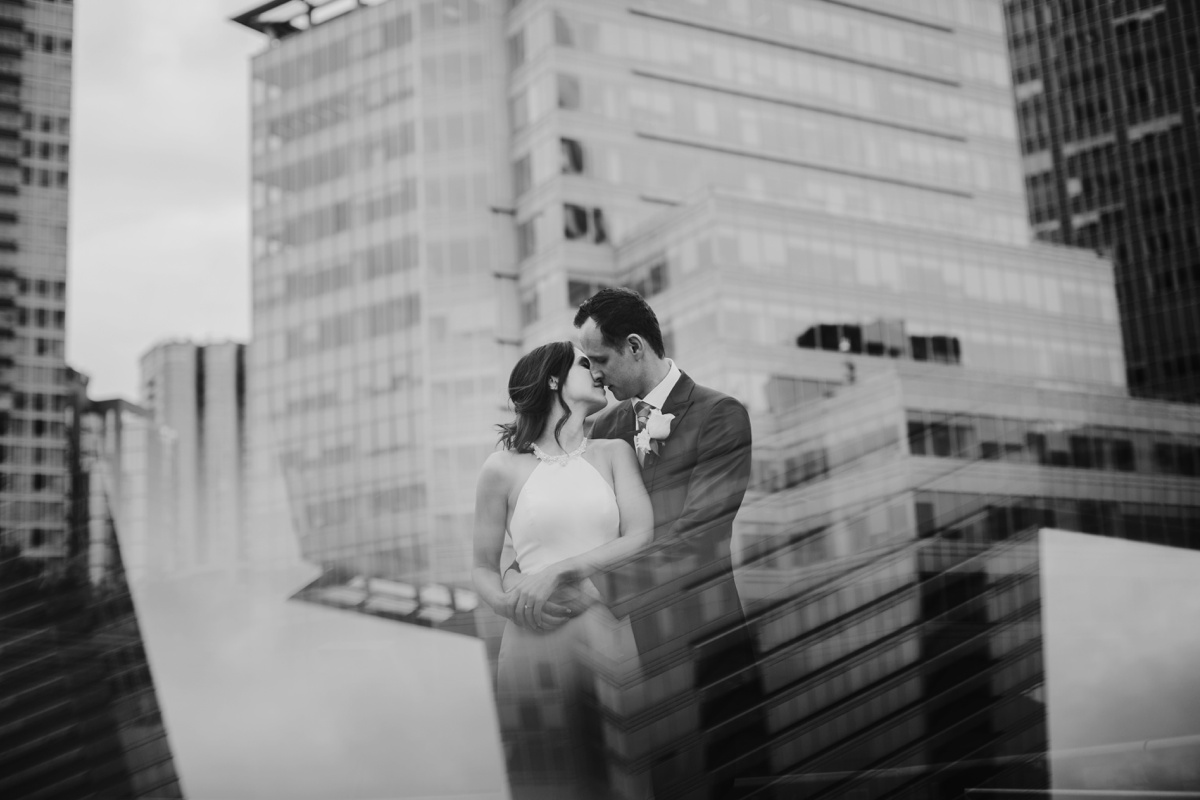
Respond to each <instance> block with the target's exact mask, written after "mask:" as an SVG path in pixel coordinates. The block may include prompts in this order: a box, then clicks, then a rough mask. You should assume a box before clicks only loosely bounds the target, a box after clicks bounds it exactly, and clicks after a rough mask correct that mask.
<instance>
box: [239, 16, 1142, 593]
mask: <svg viewBox="0 0 1200 800" xmlns="http://www.w3.org/2000/svg"><path fill="white" fill-rule="evenodd" d="M876 5H878V7H875V6H864V7H862V8H844V7H836V8H835V7H828V6H827V5H826V4H806V3H801V4H796V5H795V6H794V7H791V6H789V5H787V4H768V6H769V8H767V7H764V9H767V10H764V11H763V12H762V13H761V14H759V15H758V16H753V17H751V16H749V15H746V16H745V18H743V16H742V15H741V12H738V11H736V10H733V11H730V10H726V9H724V7H723V6H721V7H718V6H711V7H710V6H707V5H702V6H697V5H696V4H695V3H688V4H679V3H656V4H651V5H648V6H646V7H645V8H641V7H639V8H638V10H637V11H636V13H633V12H630V11H629V10H628V9H624V8H616V7H608V6H599V7H597V6H596V5H595V4H586V3H572V2H540V1H536V0H526V1H525V2H522V3H518V4H510V7H509V8H508V9H504V8H501V7H499V6H496V5H495V4H484V3H479V2H476V1H475V0H464V2H446V3H431V2H424V3H416V2H412V3H409V2H401V1H400V0H394V1H393V2H385V3H378V4H371V5H367V4H341V3H329V4H310V7H307V8H306V9H305V10H304V13H303V14H297V13H295V11H294V7H292V6H289V5H287V4H284V3H278V2H269V3H264V4H262V5H260V6H258V7H256V8H254V9H252V10H250V11H247V12H246V13H245V14H242V15H240V16H239V17H237V18H236V19H237V21H238V22H240V23H242V24H244V25H247V26H249V27H251V28H253V29H255V30H258V31H261V32H263V33H265V34H267V36H268V37H269V44H270V46H269V47H267V48H266V49H265V50H264V51H263V52H262V53H261V54H259V55H258V56H257V57H256V58H255V59H254V67H253V92H252V94H253V98H252V102H253V128H254V130H253V136H252V139H253V145H252V147H253V172H254V188H253V205H254V215H253V220H254V221H253V227H254V246H253V259H254V262H253V326H254V328H253V345H252V352H251V355H250V362H251V369H250V371H249V375H250V380H251V382H252V386H251V399H250V404H251V413H252V415H254V418H255V419H261V420H263V421H264V424H263V425H262V426H253V427H254V428H255V429H256V430H257V429H259V428H261V430H262V435H263V436H264V437H269V440H268V439H267V438H264V439H263V440H262V441H263V444H262V445H261V446H259V445H257V444H256V445H254V446H253V447H252V451H253V453H254V454H255V455H254V458H255V459H258V458H260V454H261V459H262V461H261V462H260V463H261V464H262V466H261V467H259V468H257V469H256V470H255V474H259V473H263V474H265V473H267V472H269V471H270V469H271V468H272V467H273V466H276V465H277V466H278V467H279V468H280V469H282V471H283V473H284V478H285V480H286V482H287V485H288V486H289V487H290V488H289V494H290V496H291V497H292V498H294V499H295V502H294V503H293V504H292V505H291V516H292V519H293V521H294V522H295V524H296V526H297V533H298V535H299V537H300V540H301V543H302V547H303V549H304V551H305V553H306V554H308V555H310V556H312V557H314V558H316V559H317V560H319V561H321V562H322V563H325V564H330V565H332V564H343V565H345V566H347V567H348V568H351V569H352V570H355V569H358V570H362V571H366V572H374V571H380V570H382V571H383V572H385V573H389V574H394V575H397V576H398V575H401V574H403V573H406V572H410V573H414V574H416V573H433V574H436V575H438V576H441V577H460V578H461V577H463V576H464V575H465V572H466V557H465V554H466V552H467V550H468V548H467V547H466V542H467V538H468V536H469V531H470V511H471V506H472V502H473V497H472V490H471V487H472V486H473V483H474V475H475V470H476V468H477V465H478V464H479V463H481V461H482V459H483V457H484V456H485V455H486V453H487V452H488V451H489V450H490V448H491V446H492V442H493V436H492V432H491V425H492V424H493V423H494V422H495V421H496V420H497V418H498V417H501V416H503V414H504V410H503V405H504V391H503V388H504V383H505V381H506V378H507V371H508V368H509V366H508V365H509V364H510V363H511V362H512V361H513V360H514V358H515V356H516V355H517V354H518V353H519V352H520V350H521V348H522V347H523V346H529V345H532V344H535V343H538V342H540V341H542V340H544V339H546V338H547V337H550V336H560V335H563V334H565V333H567V332H568V331H569V330H570V326H569V322H567V320H568V318H569V315H568V313H567V312H568V310H569V308H570V305H571V303H572V301H573V302H578V301H579V300H580V299H582V296H583V295H586V293H587V290H588V289H589V288H590V287H592V286H594V285H596V284H599V283H606V282H607V283H611V282H613V281H615V280H616V277H617V275H618V273H619V267H618V265H617V264H616V262H615V259H614V249H613V244H614V243H617V242H625V241H627V240H629V239H630V237H631V234H632V233H633V232H634V231H635V230H636V229H637V228H638V227H639V226H640V225H642V224H643V223H645V222H647V221H649V220H651V219H653V218H655V217H657V216H658V215H659V214H660V213H661V212H662V211H663V210H664V209H669V208H670V207H672V206H676V205H678V204H680V203H682V202H684V201H685V200H687V199H689V198H691V197H693V196H694V195H695V194H696V192H698V191H702V190H704V189H705V188H706V187H719V188H722V189H725V190H727V191H730V192H734V193H736V194H738V195H741V196H744V197H751V198H758V199H762V200H765V201H770V202H774V203H778V204H782V205H783V206H785V207H787V208H792V209H810V210H813V211H816V212H818V213H827V214H828V213H831V214H834V215H836V216H837V217H839V218H841V219H844V220H846V221H847V224H848V226H849V227H848V228H847V229H846V233H847V236H850V235H852V234H851V229H852V228H853V226H850V225H849V221H851V220H860V221H862V222H864V223H867V222H875V223H884V224H887V225H888V226H890V227H891V228H894V229H896V230H910V231H914V232H928V231H935V230H936V231H941V232H943V233H946V234H954V235H955V236H956V237H962V238H955V239H954V241H955V242H956V244H955V245H953V246H951V245H947V246H945V247H943V248H942V249H941V250H940V251H939V253H938V255H937V257H936V258H935V259H934V260H936V261H938V263H940V262H941V260H943V259H944V260H947V261H949V260H951V259H953V258H954V255H953V253H955V252H956V251H955V249H954V248H960V249H961V245H958V244H957V242H959V241H969V242H978V243H980V245H979V246H981V247H986V245H984V244H983V243H988V245H992V246H999V245H1002V244H1004V243H1008V244H1014V243H1020V242H1023V241H1024V239H1025V237H1026V232H1027V226H1026V223H1025V221H1024V217H1025V209H1024V201H1023V198H1022V195H1021V187H1020V184H1019V181H1018V180H1017V179H1016V178H1015V177H1014V176H1015V175H1017V174H1018V173H1017V160H1016V154H1015V151H1014V148H1013V147H1012V137H1013V130H1014V125H1013V122H1012V119H1011V113H1010V110H1011V101H1010V98H1009V83H1008V71H1007V67H1006V63H1005V54H1004V49H1003V41H1002V40H1001V38H1000V37H999V35H998V34H999V33H1000V31H1001V29H1002V21H1001V19H1000V16H999V10H998V9H997V8H996V7H995V6H994V5H993V4H991V3H987V2H968V3H963V4H959V5H955V4H951V3H948V2H941V3H926V4H921V5H920V6H914V7H911V8H910V7H909V5H906V6H905V7H904V8H903V9H901V11H900V12H896V10H895V9H893V8H891V6H892V5H894V4H889V3H882V4H876ZM731 14H732V15H733V16H729V15H731ZM727 17H728V18H727ZM913 235H914V236H916V235H917V234H913ZM918 239H919V237H918ZM847 241H848V240H847ZM913 241H914V244H913V245H912V248H911V249H912V252H913V253H914V257H917V258H921V256H920V255H915V254H917V253H920V252H921V250H922V249H923V248H924V247H925V244H924V243H923V242H922V241H919V240H913ZM846 246H847V245H844V244H839V245H837V249H836V250H834V251H831V252H830V253H828V257H829V260H828V266H827V267H824V268H823V269H829V270H837V271H839V272H844V270H841V269H838V267H837V266H836V265H835V261H837V260H838V259H841V257H842V254H843V251H845V249H846ZM999 252H1002V251H1001V250H995V251H993V250H988V251H987V254H986V255H981V256H980V257H979V258H977V259H975V266H976V270H977V271H975V272H973V273H972V274H971V275H969V276H966V277H961V276H955V275H950V276H949V277H947V279H946V280H947V281H954V280H956V279H957V280H958V283H959V285H962V282H963V281H964V280H965V281H969V284H968V285H969V286H970V288H971V291H974V292H977V293H982V292H990V291H992V289H993V288H996V287H992V286H991V285H990V284H985V283H984V281H985V280H993V281H994V280H997V279H999V272H997V271H996V270H995V268H994V267H993V268H992V272H991V273H987V275H988V276H989V277H986V278H985V272H984V271H985V270H986V269H987V266H985V265H990V264H996V265H998V264H999V263H1000V261H1001V258H1000V257H999V256H997V255H994V253H999ZM769 255H770V256H771V257H772V258H773V257H774V256H775V254H774V252H772V253H770V254H769ZM780 257H781V258H782V257H783V256H780ZM848 258H850V257H849V256H847V259H848ZM889 259H890V257H889V256H884V257H883V259H882V262H881V263H879V264H877V265H872V266H865V267H864V270H866V271H867V272H869V273H870V274H871V275H873V276H874V277H875V280H876V281H883V282H884V285H887V284H888V282H890V281H895V280H899V278H898V277H897V276H898V275H899V273H898V272H897V270H899V269H901V267H899V266H898V265H897V263H898V262H895V261H892V260H889ZM842 260H843V261H844V260H846V259H842ZM644 266H645V268H646V275H645V276H643V277H644V278H645V279H646V281H647V282H644V283H643V286H646V287H648V289H652V290H654V291H652V292H651V293H652V294H656V293H658V290H661V289H662V288H663V286H664V284H663V283H662V281H663V280H667V281H669V280H670V279H671V276H670V275H669V274H668V272H669V271H668V270H664V269H662V268H661V267H660V268H659V269H658V270H653V269H652V268H653V267H654V266H655V265H654V264H651V263H647V264H646V265H644ZM948 269H949V268H948ZM1101 272H1102V270H1101V271H1098V274H1097V276H1096V277H1095V281H1098V282H1100V283H1102V282H1103V275H1102V274H1099V273H1101ZM939 275H940V267H939ZM845 279H846V278H843V280H845ZM655 281H658V283H657V284H656V283H655ZM998 291H999V292H1000V293H1001V294H1002V293H1003V292H1004V291H1005V289H1004V287H1003V286H1002V285H1001V286H1000V287H999V289H998ZM1013 291H1014V293H1015V297H1014V300H1013V301H1012V302H1021V298H1022V297H1023V293H1024V291H1025V289H1024V288H1023V287H1022V286H1016V287H1015V289H1013ZM1088 291H1089V293H1090V298H1089V299H1090V301H1091V303H1092V304H1093V305H1095V306H1097V307H1098V308H1099V307H1100V306H1102V305H1103V303H1102V299H1101V295H1102V290H1101V289H1099V288H1093V287H1090V286H1089V287H1088ZM849 310H850V309H847V311H849ZM926 316H928V314H927V315H926ZM836 321H839V322H840V321H842V320H841V318H839V319H838V320H836ZM667 322H668V324H669V326H670V327H672V328H674V327H677V326H680V325H684V324H686V320H683V319H680V320H675V319H668V320H667ZM926 324H927V323H926V320H925V319H924V318H921V319H912V320H909V325H910V327H912V328H913V331H914V332H915V333H918V334H919V333H920V332H921V331H920V329H921V328H922V327H924V326H926ZM939 332H940V331H937V330H934V331H931V333H934V334H936V333H939ZM993 335H994V334H993V333H992V332H991V331H988V332H983V331H980V332H979V333H978V336H979V337H981V338H982V339H984V340H986V341H985V343H984V344H983V347H984V348H995V349H996V350H1005V349H1007V345H1008V344H1009V342H1008V341H1007V338H1006V337H1007V334H995V335H996V336H997V339H996V341H994V342H993V341H992V337H993ZM794 336H795V334H794V333H789V334H788V335H787V338H788V339H791V338H794ZM1001 337H1005V338H1004V340H1003V341H1001ZM1055 341H1056V343H1057V345H1058V346H1059V347H1060V348H1062V349H1063V350H1064V351H1065V350H1068V349H1070V348H1072V347H1076V346H1078V347H1080V348H1090V349H1089V350H1088V353H1087V358H1088V363H1093V362H1094V364H1096V365H1099V364H1100V363H1101V362H1103V363H1104V366H1103V367H1099V366H1097V368H1098V369H1100V370H1102V371H1104V372H1105V378H1104V379H1105V380H1108V379H1109V378H1108V374H1109V371H1110V370H1111V363H1112V362H1113V360H1114V359H1119V355H1118V354H1115V353H1111V352H1108V350H1106V349H1105V348H1106V344H1105V343H1103V342H1101V343H1099V344H1095V345H1084V344H1083V343H1082V342H1069V341H1066V340H1061V339H1057V338H1056V339H1055ZM1018 346H1021V347H1032V346H1033V345H1032V344H1029V343H1027V342H1025V341H1022V342H1021V343H1020V344H1019V345H1018ZM974 352H975V353H980V352H982V351H981V350H975V351H974ZM967 357H968V358H971V357H972V356H970V355H968V356H967ZM1072 363H1075V361H1074V360H1073V359H1072ZM1043 366H1044V369H1045V370H1046V372H1049V371H1050V367H1049V365H1048V364H1045V365H1043ZM256 435H257V434H256ZM256 480H257V479H256ZM364 558H365V559H366V561H363V560H362V559H364Z"/></svg>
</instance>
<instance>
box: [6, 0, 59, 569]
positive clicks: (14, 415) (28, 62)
mask: <svg viewBox="0 0 1200 800" xmlns="http://www.w3.org/2000/svg"><path fill="white" fill-rule="evenodd" d="M73 15H74V6H73V4H72V3H69V2H49V1H48V0H31V1H30V2H14V1H13V0H7V1H6V2H3V3H0V538H2V539H3V540H4V542H5V543H7V544H12V545H15V546H17V547H18V548H19V549H20V550H21V551H22V552H23V553H24V554H25V555H26V556H27V557H29V558H36V559H41V560H43V561H45V562H47V563H54V562H56V561H59V560H61V559H63V558H65V557H66V555H67V552H68V543H67V522H66V516H65V508H66V505H65V502H64V498H65V491H66V484H67V463H66V436H65V428H64V423H63V411H64V409H65V408H66V406H67V396H68V393H69V387H68V384H67V371H66V362H65V360H64V353H63V343H64V339H65V329H66V277H67V188H68V175H69V169H68V162H69V157H70V130H71V65H72V55H71V52H72V50H71V48H72V25H73Z"/></svg>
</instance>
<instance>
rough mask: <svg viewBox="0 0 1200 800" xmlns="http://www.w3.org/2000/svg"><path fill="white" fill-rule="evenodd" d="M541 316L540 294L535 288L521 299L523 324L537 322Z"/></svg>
mask: <svg viewBox="0 0 1200 800" xmlns="http://www.w3.org/2000/svg"><path fill="white" fill-rule="evenodd" d="M539 316H540V313H539V308H538V294H537V291H536V290H535V291H533V292H531V293H530V294H528V295H526V296H525V297H524V298H522V299H521V324H522V325H530V324H532V323H534V322H537V319H538V317H539Z"/></svg>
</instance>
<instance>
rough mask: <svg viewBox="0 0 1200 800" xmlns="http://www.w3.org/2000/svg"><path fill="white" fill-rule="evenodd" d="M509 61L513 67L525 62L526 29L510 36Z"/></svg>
mask: <svg viewBox="0 0 1200 800" xmlns="http://www.w3.org/2000/svg"><path fill="white" fill-rule="evenodd" d="M508 62H509V65H510V66H511V68H512V69H516V68H517V67H519V66H521V65H522V64H524V63H525V30H524V29H522V30H519V31H517V32H516V33H514V34H513V35H512V36H510V37H508Z"/></svg>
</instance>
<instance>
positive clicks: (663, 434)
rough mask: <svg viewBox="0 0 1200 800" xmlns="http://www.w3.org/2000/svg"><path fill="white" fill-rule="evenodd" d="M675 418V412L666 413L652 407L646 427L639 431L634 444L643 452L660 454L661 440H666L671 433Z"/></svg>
mask: <svg viewBox="0 0 1200 800" xmlns="http://www.w3.org/2000/svg"><path fill="white" fill-rule="evenodd" d="M673 419H675V415H674V414H664V413H662V412H661V411H659V410H658V409H657V408H652V409H650V416H649V418H647V420H646V427H645V428H642V430H640V431H638V433H637V435H636V436H635V437H634V439H633V443H634V445H635V446H636V447H637V449H638V450H639V451H640V452H642V453H645V452H647V451H649V452H652V453H654V455H658V450H659V446H660V445H659V442H662V441H665V440H666V438H667V437H668V436H670V435H671V420H673Z"/></svg>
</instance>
